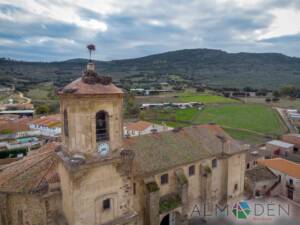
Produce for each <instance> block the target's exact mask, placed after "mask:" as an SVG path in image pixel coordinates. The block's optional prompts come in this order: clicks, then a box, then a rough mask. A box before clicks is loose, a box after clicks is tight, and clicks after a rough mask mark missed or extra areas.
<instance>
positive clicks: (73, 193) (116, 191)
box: [60, 163, 133, 225]
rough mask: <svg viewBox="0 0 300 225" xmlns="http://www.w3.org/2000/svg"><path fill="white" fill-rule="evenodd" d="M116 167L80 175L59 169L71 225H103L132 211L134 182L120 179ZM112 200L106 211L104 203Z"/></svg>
mask: <svg viewBox="0 0 300 225" xmlns="http://www.w3.org/2000/svg"><path fill="white" fill-rule="evenodd" d="M116 167H117V165H115V164H112V163H108V164H106V165H101V166H97V167H94V168H89V169H87V170H86V171H83V172H82V173H81V175H80V176H78V177H77V175H76V174H75V175H73V174H72V173H71V174H70V175H68V174H67V171H66V170H65V169H64V168H63V166H60V176H61V180H62V192H63V210H64V213H65V216H66V218H67V220H68V222H69V225H75V224H76V225H80V224H82V225H85V224H99V225H100V224H104V223H107V222H109V221H111V220H113V219H116V218H118V217H121V216H122V215H124V214H126V213H127V212H129V211H130V209H131V208H132V198H133V197H132V180H131V178H130V177H127V176H125V175H123V176H121V175H120V173H119V172H118V170H117V168H116ZM107 198H109V199H111V209H109V210H105V211H104V210H103V209H102V203H103V200H105V199H107Z"/></svg>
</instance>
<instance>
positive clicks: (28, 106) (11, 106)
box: [4, 103, 34, 110]
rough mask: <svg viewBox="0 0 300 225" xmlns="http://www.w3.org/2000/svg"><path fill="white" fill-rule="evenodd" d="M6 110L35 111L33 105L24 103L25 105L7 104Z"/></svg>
mask: <svg viewBox="0 0 300 225" xmlns="http://www.w3.org/2000/svg"><path fill="white" fill-rule="evenodd" d="M4 106H5V110H31V109H34V107H33V104H31V103H24V104H5V105H4Z"/></svg>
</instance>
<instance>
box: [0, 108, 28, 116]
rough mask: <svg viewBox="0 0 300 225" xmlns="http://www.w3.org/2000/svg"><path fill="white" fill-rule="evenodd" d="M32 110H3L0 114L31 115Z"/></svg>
mask: <svg viewBox="0 0 300 225" xmlns="http://www.w3.org/2000/svg"><path fill="white" fill-rule="evenodd" d="M33 114H34V110H3V111H0V115H19V116H31V117H32V116H33Z"/></svg>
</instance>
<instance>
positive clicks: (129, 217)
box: [57, 61, 135, 225]
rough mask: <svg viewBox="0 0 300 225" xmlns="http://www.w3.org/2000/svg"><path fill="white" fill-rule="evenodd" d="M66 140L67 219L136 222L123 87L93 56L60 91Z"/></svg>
mask: <svg viewBox="0 0 300 225" xmlns="http://www.w3.org/2000/svg"><path fill="white" fill-rule="evenodd" d="M59 97H60V111H61V115H62V117H63V127H62V131H63V132H62V145H61V147H60V148H59V149H58V150H57V156H58V159H59V164H58V173H59V176H60V180H61V192H62V209H63V214H64V217H65V219H66V221H67V223H68V225H85V224H94V225H104V224H120V223H119V222H120V221H121V222H122V221H126V222H124V223H123V222H122V223H121V224H130V225H131V224H134V220H135V213H134V211H133V210H132V191H131V188H132V170H131V168H132V160H133V158H134V155H133V153H132V152H131V151H129V150H124V149H122V140H123V121H122V106H123V92H122V90H121V89H119V88H117V87H116V86H115V85H114V84H113V83H112V80H111V78H110V77H106V76H99V75H98V74H97V73H96V71H95V64H94V63H92V62H91V61H90V62H89V63H88V65H87V69H86V70H85V71H84V72H83V74H82V76H81V77H80V78H79V79H77V80H75V81H73V82H72V83H70V84H68V85H67V86H65V87H64V88H63V89H62V90H61V91H60V92H59Z"/></svg>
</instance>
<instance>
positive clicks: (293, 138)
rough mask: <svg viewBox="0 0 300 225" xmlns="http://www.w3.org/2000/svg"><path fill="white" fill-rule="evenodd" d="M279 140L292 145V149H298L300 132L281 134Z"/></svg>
mask: <svg viewBox="0 0 300 225" xmlns="http://www.w3.org/2000/svg"><path fill="white" fill-rule="evenodd" d="M281 140H282V141H284V142H287V143H290V144H293V145H294V151H298V150H299V149H300V134H292V133H291V134H284V135H282V136H281Z"/></svg>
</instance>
